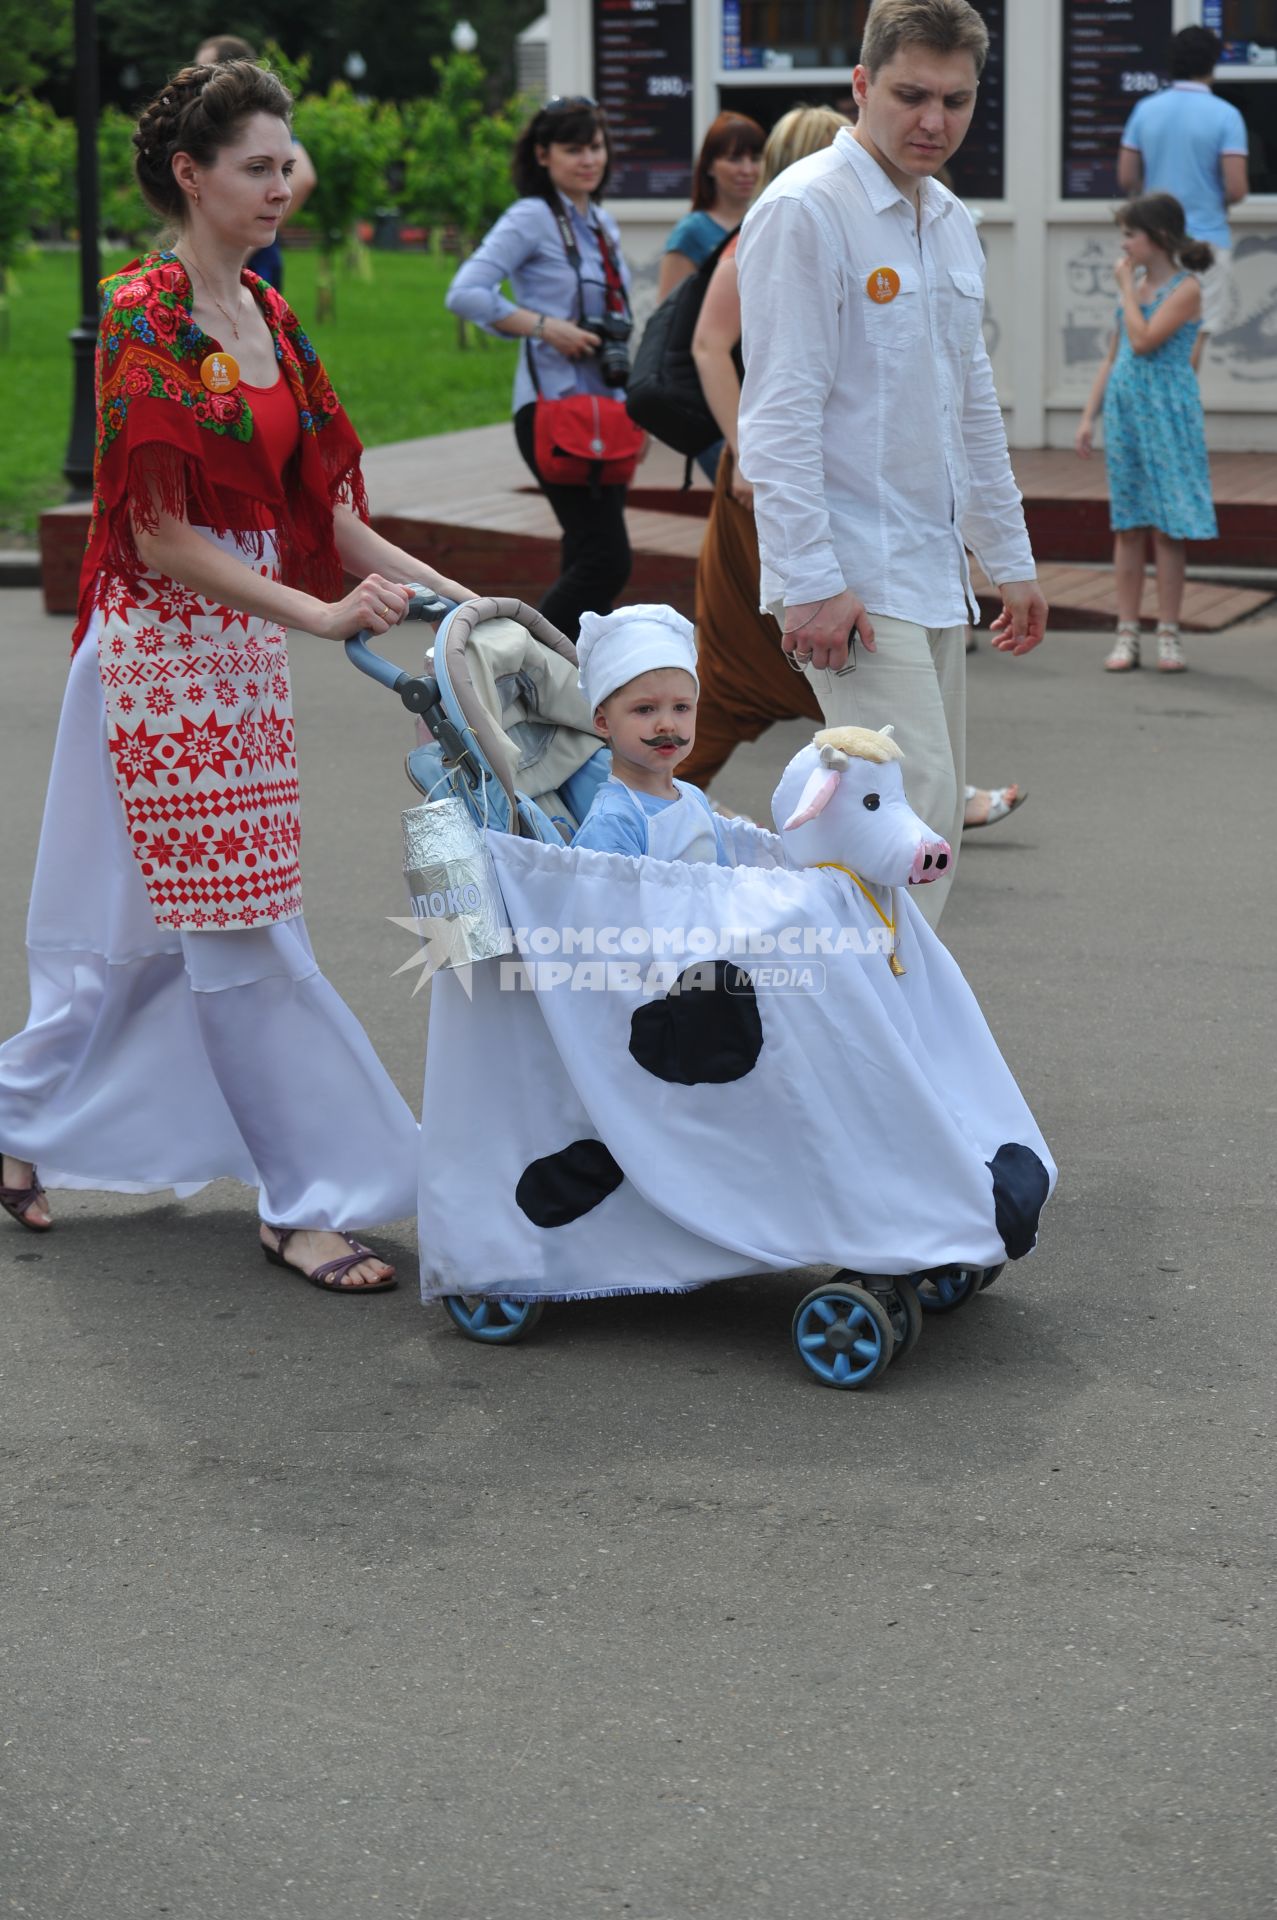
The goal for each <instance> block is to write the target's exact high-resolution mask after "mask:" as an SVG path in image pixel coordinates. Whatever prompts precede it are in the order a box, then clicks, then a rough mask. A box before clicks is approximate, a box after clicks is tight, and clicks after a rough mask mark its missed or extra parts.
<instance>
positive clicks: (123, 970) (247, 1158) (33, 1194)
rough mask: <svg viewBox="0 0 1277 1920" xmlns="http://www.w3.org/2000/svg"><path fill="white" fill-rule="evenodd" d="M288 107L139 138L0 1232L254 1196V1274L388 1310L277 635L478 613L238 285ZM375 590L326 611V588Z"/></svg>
mask: <svg viewBox="0 0 1277 1920" xmlns="http://www.w3.org/2000/svg"><path fill="white" fill-rule="evenodd" d="M291 105H292V103H291V100H290V97H289V95H288V93H287V92H286V90H285V89H284V87H283V86H282V85H281V84H280V82H279V81H278V80H277V79H276V78H275V77H274V76H273V75H272V74H270V73H267V72H264V71H263V70H262V69H260V68H258V67H256V66H254V65H252V64H251V63H250V62H248V61H232V62H230V63H228V64H226V65H223V66H218V67H205V66H195V67H188V68H186V69H184V70H183V71H182V72H181V73H179V74H178V75H177V76H176V77H175V78H174V79H173V80H171V81H170V82H169V83H168V85H167V86H166V87H164V88H163V89H162V91H161V92H160V94H159V95H158V96H157V97H156V98H155V100H153V101H152V103H151V105H150V106H149V107H148V108H147V109H146V111H145V112H144V113H143V115H142V117H141V120H140V121H139V124H138V128H137V132H136V134H135V136H134V144H135V146H136V149H137V157H136V169H137V176H138V181H139V184H140V185H141V187H142V190H143V192H144V194H145V195H146V198H147V200H148V202H149V204H150V205H151V207H152V208H153V210H154V211H155V212H156V213H157V214H159V215H160V216H161V217H162V218H164V219H166V220H168V221H169V222H171V223H172V225H173V227H174V228H175V230H176V238H175V239H174V241H173V243H172V245H171V246H169V247H167V248H164V249H162V250H160V251H158V252H156V253H152V254H150V255H148V256H147V257H146V258H145V259H143V260H141V261H137V262H134V263H133V264H132V265H131V266H129V267H127V268H125V269H124V271H123V272H122V273H120V274H117V275H115V276H113V277H112V278H110V279H108V280H107V281H105V282H104V283H103V306H102V322H101V332H100V336H99V342H98V353H97V401H98V420H97V433H98V441H97V454H96V460H95V472H94V510H93V518H92V522H91V527H90V535H89V545H88V551H87V554H86V558H85V564H84V570H83V575H82V580H81V596H80V609H79V620H78V623H77V626H76V632H75V646H76V651H75V655H74V659H73V662H72V667H71V673H70V678H69V681H68V685H67V691H66V696H65V700H64V704H63V710H62V717H61V721H60V725H59V730H58V740H57V745H56V748H55V752H54V761H53V769H52V777H51V781H50V788H49V795H48V800H47V803H46V810H45V817H44V825H43V829H42V832H41V837H40V845H39V849H38V853H37V860H36V875H35V884H34V889H33V893H32V900H31V909H30V916H29V921H28V952H29V965H30V977H31V1013H30V1017H29V1019H28V1022H27V1025H26V1027H25V1029H24V1030H23V1032H22V1033H20V1034H18V1035H17V1036H16V1037H15V1038H13V1039H12V1040H10V1041H9V1042H8V1043H7V1044H6V1045H4V1046H3V1047H0V1146H2V1147H3V1149H4V1162H3V1170H2V1172H0V1204H2V1205H3V1206H4V1208H5V1210H6V1211H7V1212H8V1213H10V1214H11V1215H12V1216H13V1217H14V1218H15V1219H17V1220H18V1221H20V1222H21V1223H22V1224H23V1225H24V1226H26V1227H28V1228H31V1229H33V1230H36V1231H44V1230H47V1229H48V1227H49V1226H50V1224H51V1214H50V1211H49V1208H48V1206H47V1203H46V1198H45V1194H44V1190H43V1187H42V1186H41V1183H40V1179H39V1176H38V1174H37V1172H36V1164H37V1163H39V1164H40V1165H41V1166H43V1168H44V1171H45V1178H46V1179H48V1180H49V1181H50V1183H51V1184H53V1185H58V1186H77V1187H92V1188H103V1189H107V1190H114V1191H117V1192H148V1191H152V1190H155V1189H160V1188H166V1187H173V1188H174V1189H176V1190H177V1191H178V1192H179V1193H189V1192H192V1191H194V1190H195V1189H196V1188H197V1187H199V1186H201V1185H203V1184H204V1183H205V1182H206V1181H209V1180H213V1179H217V1178H219V1177H221V1176H225V1175H230V1176H233V1177H237V1178H239V1179H242V1180H246V1181H251V1182H252V1183H254V1184H255V1185H257V1187H258V1188H259V1194H260V1209H261V1216H262V1226H261V1244H262V1248H263V1251H264V1252H265V1254H266V1257H267V1259H269V1260H271V1261H273V1262H274V1263H276V1264H279V1265H287V1266H290V1267H294V1268H296V1269H297V1270H298V1271H299V1272H301V1273H302V1274H303V1276H304V1277H305V1278H306V1279H308V1280H310V1281H311V1282H312V1283H313V1284H315V1285H317V1286H319V1287H322V1288H324V1289H325V1290H327V1291H334V1292H345V1293H367V1292H376V1291H381V1290H383V1289H384V1288H386V1287H388V1286H391V1285H393V1284H394V1275H393V1269H391V1268H390V1267H389V1266H387V1265H386V1263H385V1262H384V1261H381V1260H379V1259H378V1258H377V1257H376V1255H375V1254H373V1253H371V1252H370V1250H369V1249H368V1248H367V1247H366V1246H364V1245H363V1243H362V1242H361V1241H359V1240H357V1239H356V1238H355V1237H354V1235H353V1231H352V1230H353V1229H355V1228H364V1227H367V1226H369V1225H371V1224H375V1223H377V1222H384V1221H387V1220H392V1219H397V1218H399V1217H401V1216H402V1215H404V1214H407V1213H410V1212H412V1211H413V1209H414V1205H415V1183H416V1154H417V1128H416V1124H415V1122H414V1120H413V1117H412V1115H411V1113H410V1111H409V1109H408V1107H407V1105H406V1104H405V1102H404V1101H403V1100H402V1098H401V1097H400V1095H399V1093H398V1092H397V1090H396V1089H395V1087H394V1086H393V1085H392V1083H391V1081H390V1079H389V1076H388V1075H387V1074H386V1072H385V1070H384V1068H383V1067H382V1065H381V1063H380V1061H379V1060H378V1058H377V1056H376V1054H375V1053H374V1051H373V1049H372V1046H371V1045H370V1043H369V1041H368V1038H367V1036H366V1035H365V1033H364V1032H363V1030H362V1028H361V1027H360V1025H359V1023H358V1021H357V1020H356V1019H355V1017H354V1015H353V1014H352V1013H351V1012H350V1010H349V1009H348V1008H347V1007H346V1006H345V1005H344V1003H343V1002H342V1000H341V999H340V998H339V996H338V995H337V993H336V992H335V991H334V989H333V988H332V987H331V986H330V985H329V983H328V982H327V980H325V978H324V976H323V975H322V974H321V973H320V971H319V969H318V967H317V965H316V962H315V959H314V956H313V954H312V951H311V947H310V942H309V939H308V937H307V933H306V925H305V921H304V919H303V917H302V902H301V884H300V873H299V869H298V847H299V840H300V820H299V795H298V784H297V761H296V755H295V751H294V737H293V718H292V700H291V689H290V682H289V671H288V656H287V649H286V645H285V637H286V634H285V630H286V628H288V627H290V626H292V627H298V628H301V629H302V630H303V631H306V632H310V633H314V634H316V635H318V636H319V637H321V638H327V639H334V640H342V639H346V638H347V637H349V636H351V635H353V634H354V633H356V632H357V631H358V630H359V629H360V628H366V629H368V630H369V631H370V632H372V633H373V634H381V633H384V632H386V631H387V630H388V629H389V628H390V627H392V626H394V625H395V624H396V623H397V622H398V621H399V620H400V619H401V618H402V616H403V613H404V609H405V607H406V605H407V601H408V594H407V587H406V583H407V582H409V581H417V580H420V581H423V582H425V583H426V584H427V585H428V586H430V587H432V588H434V589H435V590H437V591H438V592H440V593H443V594H446V595H447V596H448V597H449V598H451V599H458V598H469V597H470V596H469V595H468V593H467V591H466V589H465V588H463V587H462V586H460V585H458V584H457V583H456V582H455V581H452V580H448V579H446V578H444V577H442V576H441V575H439V574H438V573H436V572H435V571H434V570H433V569H432V568H430V567H428V566H426V565H424V564H423V563H422V562H421V561H420V560H419V559H417V558H416V557H414V556H412V555H410V554H407V553H405V552H402V551H401V550H400V549H398V548H396V547H393V546H391V545H390V544H389V543H388V542H387V541H385V540H383V539H382V538H381V537H380V536H379V535H378V534H376V533H375V532H374V531H373V530H372V528H371V527H370V526H369V525H368V524H367V506H366V501H365V496H364V489H363V482H362V479H361V476H360V451H361V449H360V443H359V441H358V439H357V437H356V435H355V432H354V430H353V428H352V427H351V424H350V422H349V420H348V419H347V417H346V415H345V413H344V411H343V409H342V407H341V405H340V403H339V402H338V400H337V396H336V394H335V393H334V392H333V389H332V387H331V385H330V384H329V382H328V379H327V377H326V376H325V374H324V370H323V368H322V366H321V365H320V362H319V360H318V357H317V355H316V354H315V351H314V348H313V347H312V346H311V345H310V343H309V341H308V340H307V339H306V337H305V335H304V334H303V333H302V332H301V330H300V328H299V326H298V323H297V320H296V318H295V316H294V315H293V313H292V312H291V311H290V309H289V308H288V307H287V306H286V305H285V303H284V301H283V300H282V298H281V297H280V296H279V295H278V294H276V293H275V292H274V291H273V290H272V289H271V288H270V287H268V286H267V284H266V283H265V282H264V281H262V280H260V279H259V278H257V277H256V276H255V275H252V274H250V273H247V272H245V271H243V264H244V261H245V259H246V258H247V256H248V255H249V254H250V253H252V252H253V251H255V250H256V249H258V248H260V247H261V246H263V245H264V244H265V243H266V241H267V240H268V239H269V238H271V237H272V236H273V234H274V232H275V229H276V227H277V226H278V224H279V221H280V219H281V218H282V216H283V214H284V213H285V212H286V210H287V207H288V204H289V197H290V189H289V184H288V182H289V175H290V173H291V170H292V166H293V151H294V150H293V144H292V140H291V137H290V133H289V118H290V113H291ZM344 573H350V574H352V575H354V576H355V577H356V578H357V579H358V580H359V582H360V584H359V585H358V586H357V587H355V589H354V590H353V591H352V592H349V593H346V592H344V591H343V574H344Z"/></svg>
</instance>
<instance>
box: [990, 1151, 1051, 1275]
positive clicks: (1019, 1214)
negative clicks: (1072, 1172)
mask: <svg viewBox="0 0 1277 1920" xmlns="http://www.w3.org/2000/svg"><path fill="white" fill-rule="evenodd" d="M987 1164H988V1168H989V1172H990V1173H991V1174H992V1175H993V1217H994V1220H995V1222H996V1224H997V1229H998V1235H999V1237H1000V1239H1001V1241H1002V1244H1003V1246H1004V1247H1005V1248H1006V1250H1007V1253H1008V1255H1009V1257H1010V1258H1011V1259H1012V1260H1019V1259H1021V1258H1022V1257H1023V1256H1024V1255H1025V1254H1026V1253H1029V1252H1031V1251H1032V1249H1033V1247H1034V1246H1035V1245H1036V1243H1037V1237H1038V1218H1039V1216H1040V1214H1041V1212H1042V1209H1043V1207H1044V1206H1045V1205H1046V1196H1047V1194H1048V1193H1049V1192H1050V1188H1051V1182H1050V1180H1049V1179H1048V1178H1047V1171H1046V1168H1045V1167H1044V1166H1043V1165H1042V1162H1041V1161H1040V1160H1039V1159H1038V1156H1037V1154H1036V1153H1034V1151H1033V1149H1032V1147H1023V1146H1020V1145H1019V1144H1018V1143H1017V1142H1015V1141H1010V1142H1008V1143H1007V1144H1006V1145H1005V1146H1001V1147H999V1148H998V1150H997V1152H996V1153H995V1154H994V1156H993V1158H992V1160H990V1161H989V1162H988V1163H987Z"/></svg>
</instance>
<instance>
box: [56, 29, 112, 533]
mask: <svg viewBox="0 0 1277 1920" xmlns="http://www.w3.org/2000/svg"><path fill="white" fill-rule="evenodd" d="M75 126H76V136H77V141H78V146H79V157H78V160H77V164H76V185H77V189H78V193H79V203H80V205H79V213H80V324H79V326H78V327H76V328H75V330H74V332H73V333H72V334H71V335H70V340H71V360H72V365H73V368H74V379H75V398H74V400H73V402H72V413H71V437H70V439H69V440H68V441H67V452H66V459H65V461H64V462H63V464H62V471H63V473H64V474H65V475H66V479H67V483H68V485H69V486H70V488H71V497H72V499H73V500H79V499H86V498H87V497H88V496H89V495H90V494H91V493H92V491H93V442H94V424H95V421H94V415H95V413H96V408H95V405H94V398H93V353H94V349H95V347H96V346H97V338H98V281H99V279H100V278H101V273H102V263H101V260H100V258H99V254H98V23H97V9H96V4H95V0H75Z"/></svg>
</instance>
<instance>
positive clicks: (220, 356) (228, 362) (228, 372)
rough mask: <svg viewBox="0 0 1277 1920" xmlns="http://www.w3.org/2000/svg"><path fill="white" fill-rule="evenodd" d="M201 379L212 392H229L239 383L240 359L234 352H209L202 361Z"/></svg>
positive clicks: (219, 350)
mask: <svg viewBox="0 0 1277 1920" xmlns="http://www.w3.org/2000/svg"><path fill="white" fill-rule="evenodd" d="M200 379H201V380H202V381H203V382H204V385H205V386H206V387H207V388H208V390H209V392H210V393H229V392H230V391H231V388H232V387H237V386H238V385H239V361H238V360H237V359H236V358H235V356H234V354H233V353H223V352H222V351H221V349H220V348H219V349H218V351H217V352H216V353H209V354H206V355H205V356H204V358H203V359H202V360H201V361H200Z"/></svg>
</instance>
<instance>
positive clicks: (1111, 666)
mask: <svg viewBox="0 0 1277 1920" xmlns="http://www.w3.org/2000/svg"><path fill="white" fill-rule="evenodd" d="M1139 663H1140V630H1139V628H1138V627H1137V626H1134V625H1132V623H1131V622H1130V621H1129V620H1124V621H1123V622H1122V624H1121V626H1120V627H1119V628H1118V630H1117V639H1116V640H1115V641H1114V642H1113V651H1112V653H1110V654H1109V656H1108V658H1107V659H1106V660H1105V662H1104V671H1105V673H1130V672H1131V670H1132V669H1133V668H1134V667H1138V665H1139Z"/></svg>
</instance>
